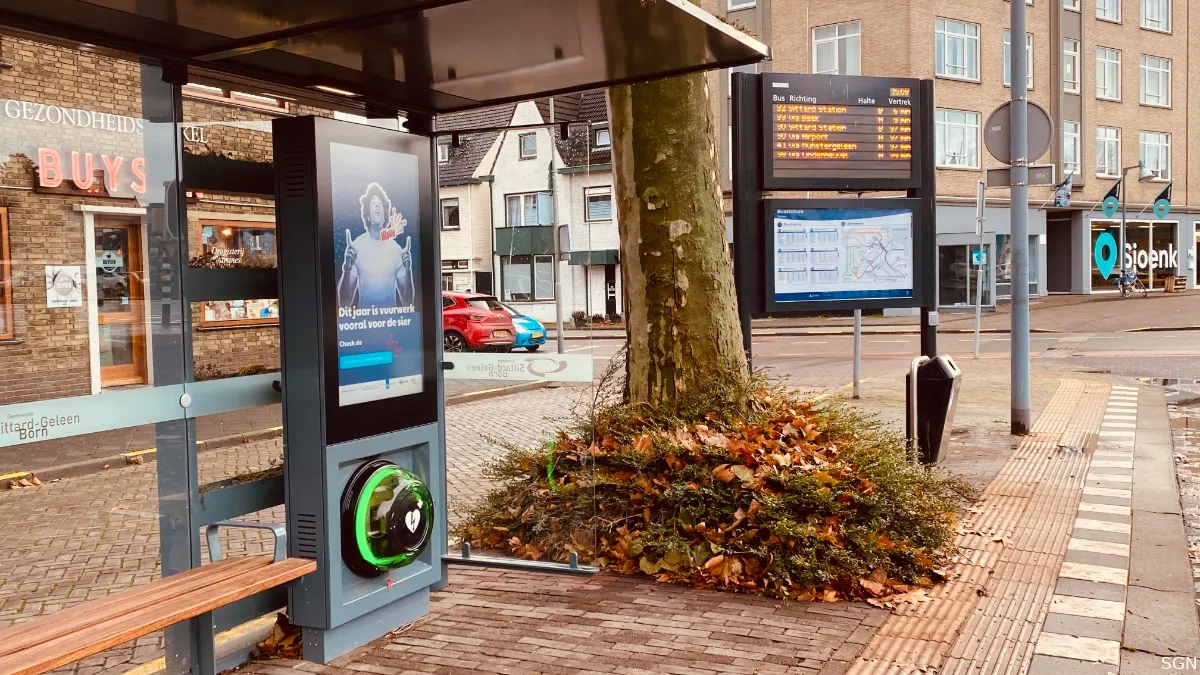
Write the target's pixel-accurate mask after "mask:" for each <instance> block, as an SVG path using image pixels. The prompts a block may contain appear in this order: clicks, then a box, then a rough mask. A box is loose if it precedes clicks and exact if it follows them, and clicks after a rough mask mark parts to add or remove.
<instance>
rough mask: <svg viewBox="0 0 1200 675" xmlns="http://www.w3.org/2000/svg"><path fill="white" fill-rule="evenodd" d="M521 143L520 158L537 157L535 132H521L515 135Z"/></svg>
mask: <svg viewBox="0 0 1200 675" xmlns="http://www.w3.org/2000/svg"><path fill="white" fill-rule="evenodd" d="M517 140H518V141H519V142H520V144H521V159H534V158H535V157H537V134H536V133H533V134H521V135H520V136H518V137H517Z"/></svg>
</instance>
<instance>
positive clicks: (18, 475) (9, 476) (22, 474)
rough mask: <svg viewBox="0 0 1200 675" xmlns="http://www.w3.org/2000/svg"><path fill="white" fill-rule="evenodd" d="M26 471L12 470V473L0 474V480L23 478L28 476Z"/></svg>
mask: <svg viewBox="0 0 1200 675" xmlns="http://www.w3.org/2000/svg"><path fill="white" fill-rule="evenodd" d="M28 475H29V472H28V471H13V472H12V473H5V474H0V480H12V479H13V478H24V477H25V476H28Z"/></svg>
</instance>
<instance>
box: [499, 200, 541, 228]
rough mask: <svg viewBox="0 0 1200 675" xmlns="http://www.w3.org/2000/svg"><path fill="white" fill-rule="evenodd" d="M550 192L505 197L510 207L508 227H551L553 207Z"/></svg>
mask: <svg viewBox="0 0 1200 675" xmlns="http://www.w3.org/2000/svg"><path fill="white" fill-rule="evenodd" d="M550 194H551V193H549V192H530V193H528V194H523V195H508V196H507V197H505V200H506V203H507V205H508V208H507V211H508V220H507V225H508V227H532V226H535V225H549V224H550V218H551V214H552V212H553V206H552V205H551V200H550Z"/></svg>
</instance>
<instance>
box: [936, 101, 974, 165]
mask: <svg viewBox="0 0 1200 675" xmlns="http://www.w3.org/2000/svg"><path fill="white" fill-rule="evenodd" d="M935 122H936V126H937V129H936V134H935V139H936V146H937V165H938V166H939V167H943V168H951V169H978V168H979V113H977V112H968V111H965V110H946V109H943V108H939V109H938V111H937V114H936V115H935Z"/></svg>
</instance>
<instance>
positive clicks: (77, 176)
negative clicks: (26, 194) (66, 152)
mask: <svg viewBox="0 0 1200 675" xmlns="http://www.w3.org/2000/svg"><path fill="white" fill-rule="evenodd" d="M83 157H84V162H83V163H84V169H83V170H82V171H80V169H79V153H78V152H75V151H74V150H72V151H71V181H72V182H73V183H75V187H77V188H79V189H80V190H86V189H88V188H90V187H92V183H95V182H96V170H95V169H93V168H92V153H90V152H85V153H83ZM85 177H86V180H84V178H85Z"/></svg>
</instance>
